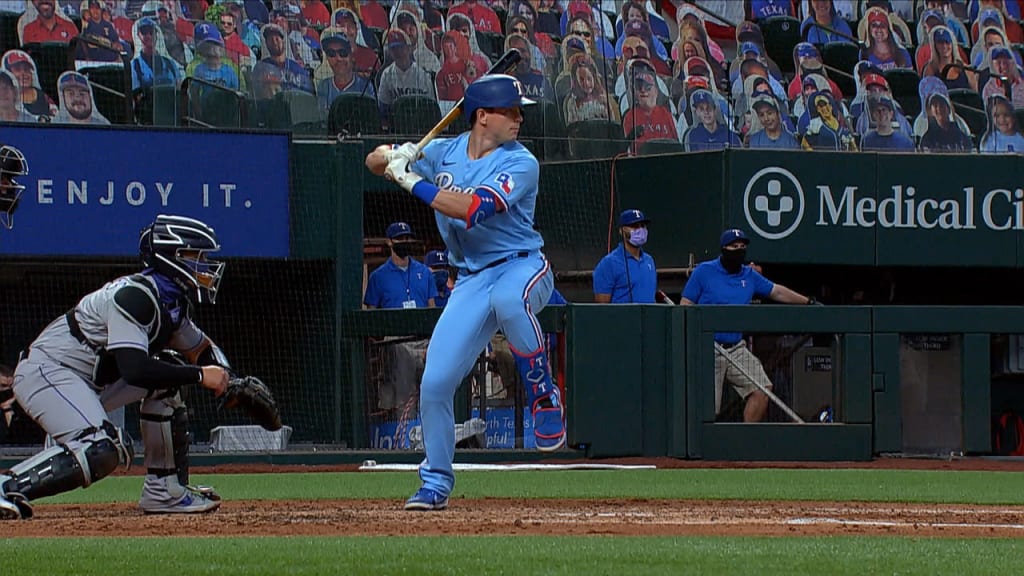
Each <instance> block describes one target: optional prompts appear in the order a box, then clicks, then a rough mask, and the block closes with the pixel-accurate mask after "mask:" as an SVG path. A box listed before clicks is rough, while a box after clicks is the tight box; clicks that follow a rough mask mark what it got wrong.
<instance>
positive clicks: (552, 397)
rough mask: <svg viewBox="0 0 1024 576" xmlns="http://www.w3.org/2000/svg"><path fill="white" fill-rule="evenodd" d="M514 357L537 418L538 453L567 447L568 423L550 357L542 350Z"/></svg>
mask: <svg viewBox="0 0 1024 576" xmlns="http://www.w3.org/2000/svg"><path fill="white" fill-rule="evenodd" d="M513 356H515V359H516V368H518V369H519V375H520V377H521V378H522V380H523V386H525V387H526V400H527V403H528V404H529V406H530V412H531V414H533V435H534V436H535V437H536V439H537V449H538V450H541V451H542V452H549V451H552V450H557V449H559V448H561V447H562V446H564V445H565V419H564V417H563V416H564V414H563V411H562V399H561V394H560V393H559V391H558V387H557V386H555V385H554V383H553V382H552V381H551V370H550V369H549V368H548V357H547V354H545V353H544V350H543V349H541V350H538V351H537V352H535V353H534V354H531V355H530V356H521V355H519V354H517V353H516V352H515V351H513Z"/></svg>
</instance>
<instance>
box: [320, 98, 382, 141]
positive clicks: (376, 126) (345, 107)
mask: <svg viewBox="0 0 1024 576" xmlns="http://www.w3.org/2000/svg"><path fill="white" fill-rule="evenodd" d="M327 131H328V133H329V134H331V135H336V134H341V133H342V132H344V133H346V134H348V135H351V136H355V135H357V134H380V133H381V132H382V130H381V127H380V110H378V108H377V100H375V99H373V98H371V97H369V96H364V95H362V94H340V95H338V97H337V98H335V99H334V101H333V102H331V110H330V113H329V114H328V115H327Z"/></svg>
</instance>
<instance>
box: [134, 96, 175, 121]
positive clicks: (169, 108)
mask: <svg viewBox="0 0 1024 576" xmlns="http://www.w3.org/2000/svg"><path fill="white" fill-rule="evenodd" d="M133 97H134V100H135V122H136V123H137V124H142V125H144V126H177V125H178V105H179V99H180V97H181V93H179V92H178V89H177V88H176V87H175V86H155V87H153V88H146V89H140V90H136V91H135V93H134V94H133Z"/></svg>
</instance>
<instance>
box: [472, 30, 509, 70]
mask: <svg viewBox="0 0 1024 576" xmlns="http://www.w3.org/2000/svg"><path fill="white" fill-rule="evenodd" d="M476 42H477V44H479V45H480V50H482V51H483V53H484V56H487V57H488V58H489V59H490V60H491V64H494V63H495V62H497V61H498V60H500V59H501V55H502V54H504V53H505V37H504V36H502V35H501V34H495V33H493V32H481V31H479V30H477V31H476ZM480 72H481V73H483V70H481V71H480Z"/></svg>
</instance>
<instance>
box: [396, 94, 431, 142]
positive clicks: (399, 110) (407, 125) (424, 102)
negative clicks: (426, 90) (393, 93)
mask: <svg viewBox="0 0 1024 576" xmlns="http://www.w3.org/2000/svg"><path fill="white" fill-rule="evenodd" d="M440 121H441V109H440V108H438V106H437V100H434V99H433V98H430V97H428V96H417V95H409V96H399V97H398V98H397V99H396V100H395V101H394V103H393V104H392V105H391V133H392V134H401V135H403V136H422V135H424V134H426V133H427V132H430V130H431V129H432V128H433V127H434V126H436V125H437V123H438V122H440Z"/></svg>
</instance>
